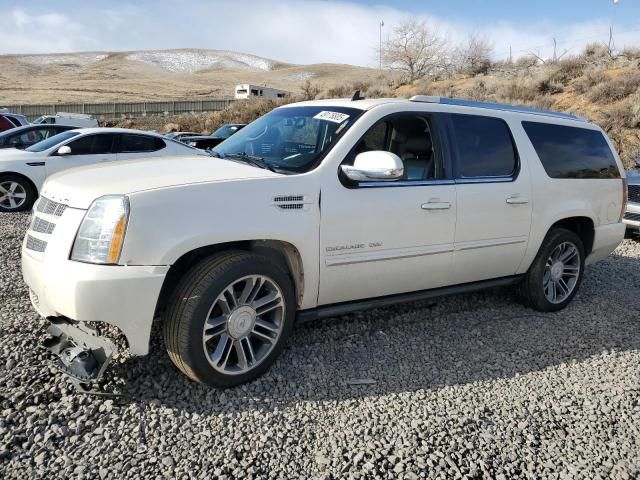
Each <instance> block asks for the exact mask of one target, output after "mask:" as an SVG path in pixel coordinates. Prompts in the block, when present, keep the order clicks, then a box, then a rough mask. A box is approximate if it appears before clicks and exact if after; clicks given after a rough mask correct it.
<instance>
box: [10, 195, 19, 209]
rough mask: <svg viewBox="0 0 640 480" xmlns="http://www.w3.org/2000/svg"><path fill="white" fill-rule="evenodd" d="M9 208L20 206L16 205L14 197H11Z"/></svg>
mask: <svg viewBox="0 0 640 480" xmlns="http://www.w3.org/2000/svg"><path fill="white" fill-rule="evenodd" d="M9 206H10V207H11V208H16V207H17V206H18V204H17V203H16V201H15V200H14V199H13V197H9Z"/></svg>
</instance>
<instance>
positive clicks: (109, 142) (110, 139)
mask: <svg viewBox="0 0 640 480" xmlns="http://www.w3.org/2000/svg"><path fill="white" fill-rule="evenodd" d="M114 141H115V135H114V134H112V133H94V134H90V135H84V136H82V137H80V138H75V139H73V140H71V141H69V142H67V143H66V144H65V145H67V146H68V147H69V148H71V153H70V154H68V155H58V154H57V153H56V152H54V153H53V154H52V155H51V157H50V158H49V159H48V160H47V162H46V170H47V176H49V175H51V174H53V173H56V172H59V171H61V170H66V169H67V168H73V167H81V166H83V165H91V164H94V163H100V162H109V161H113V160H116V154H115V153H114Z"/></svg>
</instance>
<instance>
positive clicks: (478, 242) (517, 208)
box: [447, 114, 532, 284]
mask: <svg viewBox="0 0 640 480" xmlns="http://www.w3.org/2000/svg"><path fill="white" fill-rule="evenodd" d="M447 117H448V129H447V131H448V135H447V139H448V144H449V148H448V152H449V153H450V155H451V157H452V158H451V160H452V163H453V176H454V179H455V182H456V196H457V206H458V209H457V212H458V213H457V222H456V233H455V240H454V253H453V262H452V268H451V283H453V284H462V283H468V282H475V281H478V280H485V279H490V278H498V277H504V276H510V275H514V274H515V273H516V271H517V269H518V266H519V265H520V262H521V261H522V259H523V257H524V253H525V251H526V248H527V243H528V240H529V231H530V228H531V211H532V210H531V179H530V176H529V171H528V170H527V168H526V165H521V163H520V159H519V156H518V151H517V148H516V144H515V142H514V140H513V137H512V134H511V130H510V128H509V125H508V124H507V122H506V121H505V120H503V119H502V118H498V117H490V116H478V115H462V114H449V115H447Z"/></svg>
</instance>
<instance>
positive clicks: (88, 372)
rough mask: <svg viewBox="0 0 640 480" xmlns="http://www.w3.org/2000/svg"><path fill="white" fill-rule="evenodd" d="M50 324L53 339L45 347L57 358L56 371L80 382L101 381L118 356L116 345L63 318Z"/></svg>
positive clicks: (83, 326) (91, 329) (88, 328)
mask: <svg viewBox="0 0 640 480" xmlns="http://www.w3.org/2000/svg"><path fill="white" fill-rule="evenodd" d="M48 320H49V321H50V322H51V324H50V325H49V328H48V329H47V333H49V335H50V337H49V338H47V339H46V340H45V342H44V346H45V347H46V348H47V350H49V352H51V353H52V354H53V355H54V356H55V358H56V366H57V368H58V369H59V370H60V371H61V372H63V373H65V374H66V375H68V376H69V377H71V378H72V379H74V380H76V381H77V382H82V383H88V382H94V381H97V380H100V379H101V378H102V376H103V374H104V372H105V370H106V368H107V366H108V365H109V363H110V362H111V359H112V358H113V357H114V355H116V354H117V353H118V349H117V347H116V345H115V344H114V343H113V342H112V341H111V340H109V339H108V338H106V337H104V336H100V335H99V333H98V331H97V330H96V329H94V328H92V327H90V326H89V325H87V324H85V323H80V322H73V321H71V320H68V319H66V318H63V317H57V318H49V319H48Z"/></svg>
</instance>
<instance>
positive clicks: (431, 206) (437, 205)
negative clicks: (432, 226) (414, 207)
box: [422, 200, 451, 210]
mask: <svg viewBox="0 0 640 480" xmlns="http://www.w3.org/2000/svg"><path fill="white" fill-rule="evenodd" d="M450 208H451V202H440V201H438V200H429V201H428V202H427V203H423V204H422V209H423V210H449V209H450Z"/></svg>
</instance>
